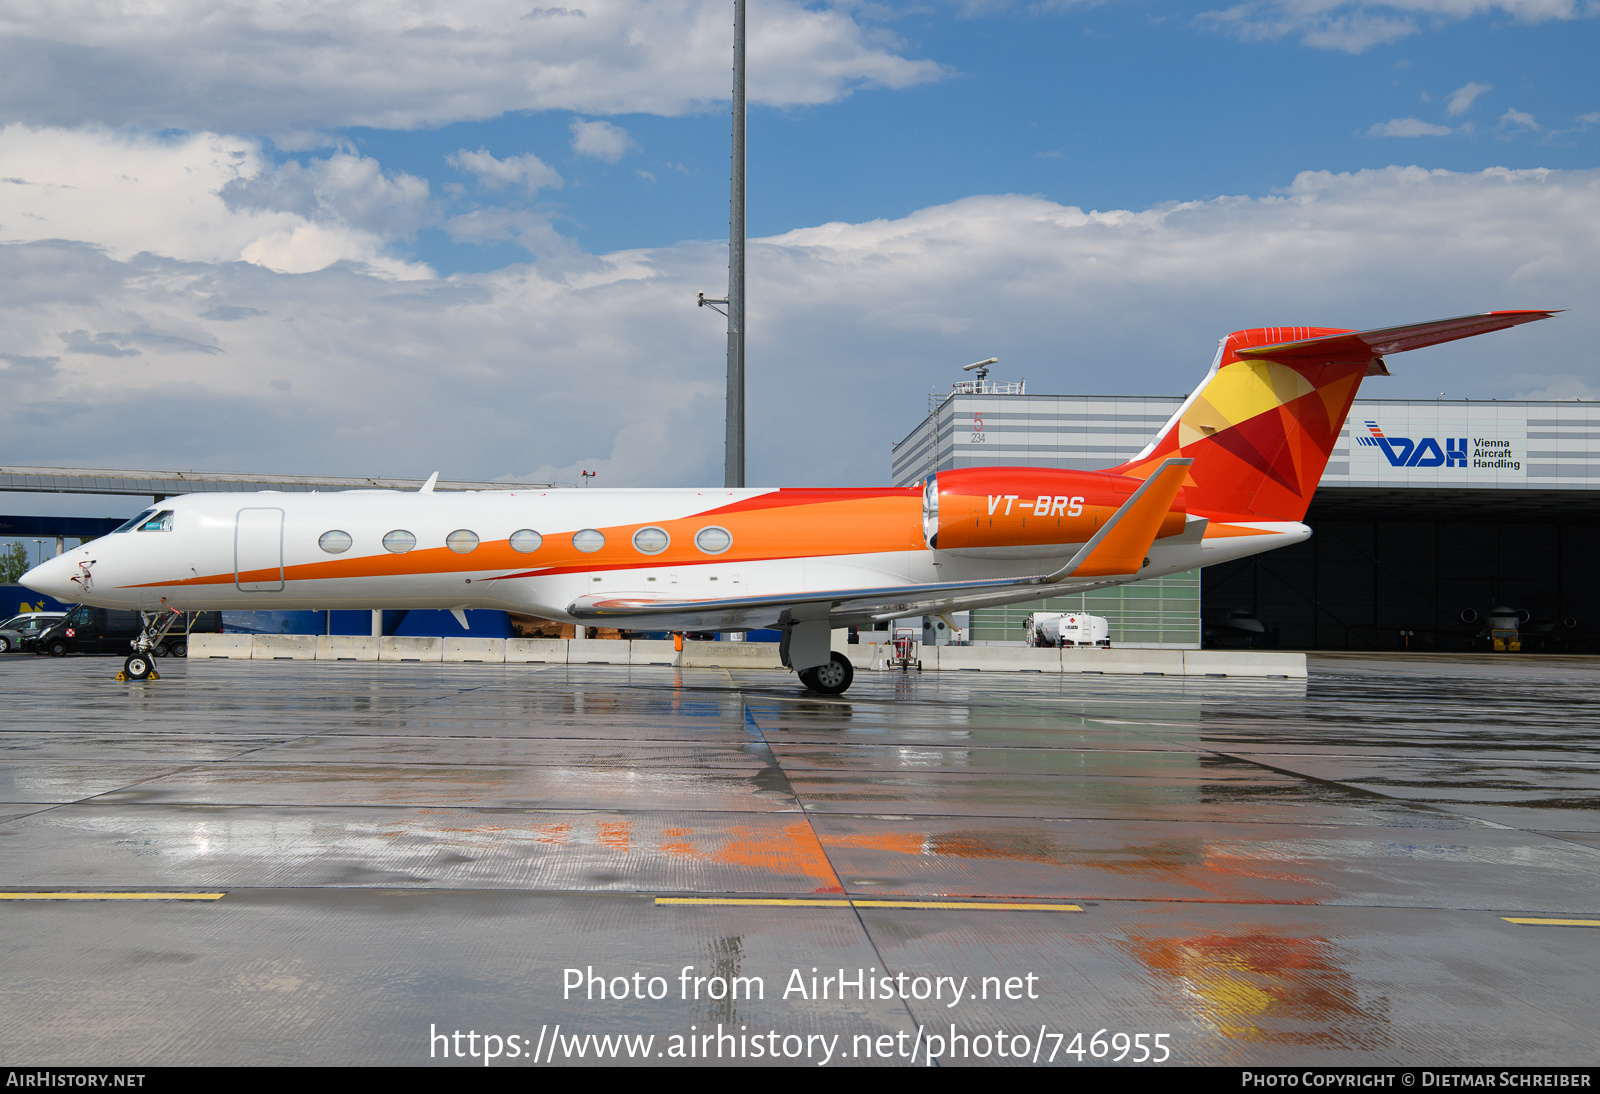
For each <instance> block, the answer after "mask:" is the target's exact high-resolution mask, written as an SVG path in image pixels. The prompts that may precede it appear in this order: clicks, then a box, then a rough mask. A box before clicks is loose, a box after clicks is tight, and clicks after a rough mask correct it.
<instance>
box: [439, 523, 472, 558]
mask: <svg viewBox="0 0 1600 1094" xmlns="http://www.w3.org/2000/svg"><path fill="white" fill-rule="evenodd" d="M444 545H445V546H446V547H448V548H450V549H451V550H452V551H454V552H455V553H456V554H458V555H470V554H471V553H472V552H473V551H476V550H477V549H478V533H476V532H469V531H468V530H467V529H465V528H457V529H456V530H455V531H454V532H451V533H450V534H449V535H448V536H445V537H444Z"/></svg>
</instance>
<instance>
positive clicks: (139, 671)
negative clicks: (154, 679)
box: [122, 653, 153, 680]
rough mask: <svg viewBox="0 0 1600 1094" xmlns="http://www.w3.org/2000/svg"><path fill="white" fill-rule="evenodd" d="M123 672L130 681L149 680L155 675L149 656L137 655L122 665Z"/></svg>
mask: <svg viewBox="0 0 1600 1094" xmlns="http://www.w3.org/2000/svg"><path fill="white" fill-rule="evenodd" d="M122 671H123V673H124V674H125V675H126V676H127V677H128V679H129V680H148V679H150V677H151V676H152V675H153V671H152V667H151V664H150V657H149V655H148V654H143V653H135V654H132V655H130V656H129V657H128V659H127V660H126V661H124V662H123V663H122Z"/></svg>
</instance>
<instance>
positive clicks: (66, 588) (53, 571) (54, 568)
mask: <svg viewBox="0 0 1600 1094" xmlns="http://www.w3.org/2000/svg"><path fill="white" fill-rule="evenodd" d="M74 572H75V571H74V567H73V566H72V564H71V563H70V562H68V561H67V558H66V556H65V555H58V556H56V557H55V558H48V559H45V560H44V561H43V562H41V563H39V565H37V566H35V567H34V568H33V569H31V570H29V571H28V572H27V573H25V574H23V575H22V577H21V578H20V579H19V580H18V584H20V585H24V586H26V587H27V588H30V589H32V590H33V591H34V592H36V593H43V594H44V595H45V596H53V597H55V598H56V599H57V600H61V601H65V602H67V603H70V604H75V603H77V602H78V600H79V599H80V597H79V594H78V587H77V586H76V585H74V584H73V583H72V575H73V573H74Z"/></svg>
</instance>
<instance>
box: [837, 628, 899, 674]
mask: <svg viewBox="0 0 1600 1094" xmlns="http://www.w3.org/2000/svg"><path fill="white" fill-rule="evenodd" d="M878 633H880V634H881V633H882V632H881V631H880V632H878ZM834 649H836V650H838V651H839V652H840V653H842V654H844V655H845V656H846V657H848V658H850V663H851V664H852V665H854V666H855V667H856V668H857V669H865V670H867V671H869V672H870V671H873V670H876V669H881V668H883V662H884V661H885V660H886V659H888V658H890V657H893V656H894V647H893V646H891V645H889V644H888V643H886V642H862V643H860V644H859V645H855V646H851V645H848V644H846V645H844V646H834Z"/></svg>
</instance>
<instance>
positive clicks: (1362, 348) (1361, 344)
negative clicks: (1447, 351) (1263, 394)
mask: <svg viewBox="0 0 1600 1094" xmlns="http://www.w3.org/2000/svg"><path fill="white" fill-rule="evenodd" d="M1555 314H1556V312H1554V311H1489V312H1482V313H1480V314H1478V315H1462V316H1457V317H1456V318H1454V319H1435V320H1434V321H1433V322H1431V323H1412V324H1410V325H1409V326H1404V327H1382V328H1380V329H1378V330H1362V331H1349V332H1347V333H1345V334H1329V335H1324V336H1323V337H1321V338H1307V339H1305V340H1304V341H1300V342H1279V343H1278V344H1277V345H1272V346H1253V347H1251V348H1250V349H1241V350H1238V351H1236V352H1237V354H1238V356H1240V357H1245V358H1255V357H1264V358H1267V359H1269V360H1273V361H1293V360H1304V359H1307V358H1312V359H1319V360H1327V361H1335V360H1341V359H1343V360H1349V359H1351V358H1366V357H1382V356H1384V355H1385V354H1389V353H1404V352H1405V351H1407V350H1413V349H1422V348H1423V347H1424V346H1437V345H1439V344H1440V343H1441V342H1453V341H1455V340H1456V339H1457V338H1470V337H1472V336H1473V335H1475V334H1487V333H1489V332H1490V331H1496V330H1505V329H1506V328H1507V327H1515V326H1517V325H1518V324H1521V323H1533V322H1536V321H1537V320H1540V319H1549V318H1550V317H1551V316H1552V315H1555Z"/></svg>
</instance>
